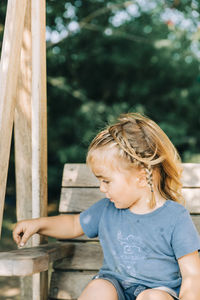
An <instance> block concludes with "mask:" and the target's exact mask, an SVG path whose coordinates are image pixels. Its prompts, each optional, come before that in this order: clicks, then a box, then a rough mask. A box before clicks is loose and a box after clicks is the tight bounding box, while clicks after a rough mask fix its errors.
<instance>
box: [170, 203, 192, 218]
mask: <svg viewBox="0 0 200 300" xmlns="http://www.w3.org/2000/svg"><path fill="white" fill-rule="evenodd" d="M166 208H167V209H168V211H169V213H170V214H171V215H172V216H173V215H176V216H180V215H183V214H186V215H189V211H188V210H187V208H186V207H185V206H184V205H183V204H181V203H178V202H175V201H173V200H167V201H166Z"/></svg>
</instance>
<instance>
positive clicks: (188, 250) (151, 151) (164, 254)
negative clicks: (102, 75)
mask: <svg viewBox="0 0 200 300" xmlns="http://www.w3.org/2000/svg"><path fill="white" fill-rule="evenodd" d="M87 163H88V165H89V166H90V168H91V169H92V171H93V173H94V174H95V176H96V177H97V178H98V179H99V180H100V190H101V191H102V192H103V193H105V196H106V198H104V199H102V200H100V201H98V202H97V203H95V204H94V205H93V206H91V207H90V208H89V209H87V210H86V211H84V212H82V213H81V214H80V215H67V216H66V215H62V216H56V217H47V218H39V219H33V220H25V221H21V222H19V223H17V225H16V227H15V229H14V231H13V237H14V240H15V241H16V243H17V244H19V245H21V246H23V245H24V243H25V242H26V241H27V240H28V238H29V237H30V236H32V235H33V234H34V233H40V234H42V235H48V236H53V237H56V238H60V239H62V238H73V237H77V236H80V235H82V234H83V233H85V234H86V235H87V236H88V237H91V238H92V237H96V236H98V237H99V240H100V243H101V246H102V248H103V253H104V262H103V266H102V268H101V269H100V271H99V273H98V274H97V275H96V276H95V277H94V278H93V280H92V281H91V282H90V283H89V284H88V285H87V287H86V288H85V290H84V291H83V292H82V294H81V296H80V298H79V299H80V300H94V299H96V300H102V299H103V300H117V299H118V300H135V299H137V300H173V299H181V300H199V299H200V260H199V256H198V250H199V249H200V239H199V235H198V233H197V231H196V229H195V227H194V225H193V223H192V220H191V218H190V215H189V213H188V212H187V210H186V209H185V208H184V206H183V205H182V204H180V203H179V202H181V201H182V200H183V199H182V196H181V183H180V176H181V164H180V159H179V156H178V153H177V151H176V149H175V148H174V146H173V145H172V143H171V142H170V140H169V139H168V137H167V136H166V135H165V133H164V132H163V131H162V130H161V128H160V127H159V126H158V125H157V124H155V123H154V122H153V121H152V120H150V119H149V118H147V117H145V116H142V115H140V114H137V113H132V114H125V115H122V116H121V117H120V118H119V120H118V122H117V123H116V124H114V125H112V126H108V127H107V128H106V129H105V130H103V131H102V132H100V133H99V134H98V135H97V136H96V137H95V139H94V140H93V141H92V143H91V145H90V148H89V151H88V155H87ZM77 284H78V283H77Z"/></svg>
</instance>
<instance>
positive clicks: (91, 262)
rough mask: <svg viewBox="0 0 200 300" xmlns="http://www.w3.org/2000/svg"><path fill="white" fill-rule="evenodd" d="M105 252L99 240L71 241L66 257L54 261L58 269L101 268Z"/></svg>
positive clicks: (55, 267)
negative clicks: (86, 241)
mask: <svg viewBox="0 0 200 300" xmlns="http://www.w3.org/2000/svg"><path fill="white" fill-rule="evenodd" d="M102 262H103V254H102V249H101V246H100V244H99V243H98V242H95V243H93V242H89V243H69V244H68V249H67V253H66V257H65V258H64V259H62V260H59V261H56V262H55V263H54V265H53V266H54V269H57V270H72V269H73V270H89V271H91V270H96V271H97V270H99V269H100V268H101V266H102Z"/></svg>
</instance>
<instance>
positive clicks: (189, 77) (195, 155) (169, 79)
mask: <svg viewBox="0 0 200 300" xmlns="http://www.w3.org/2000/svg"><path fill="white" fill-rule="evenodd" d="M6 5H7V1H4V0H1V5H0V46H1V44H2V39H3V31H4V22H5V14H6ZM46 12H47V28H46V29H47V31H46V40H47V95H48V186H49V191H48V194H49V203H50V204H51V203H54V202H55V203H56V202H57V201H58V199H59V194H60V184H61V176H62V170H63V164H64V163H66V162H84V161H85V156H86V152H87V147H88V145H89V143H90V141H91V139H92V138H93V137H94V135H95V134H96V133H97V132H98V131H99V130H100V129H102V128H103V127H104V126H105V124H106V123H109V122H112V121H114V120H115V118H116V117H117V116H118V115H119V114H120V113H124V112H136V111H137V112H141V113H144V114H146V115H147V116H149V117H150V118H152V119H153V120H154V121H156V122H157V123H158V124H159V125H160V126H161V128H162V129H163V130H164V131H165V132H166V133H167V135H168V136H169V138H170V139H171V140H172V142H173V143H174V144H175V146H176V147H177V149H178V151H179V153H180V155H181V158H182V160H183V161H184V162H200V134H199V128H200V64H199V62H200V15H199V14H200V2H199V1H198V0H135V1H125V0H123V1H122V0H113V1H112V0H109V1H104V0H87V1H86V0H85V1H82V0H75V1H65V0H59V1H56V0H47V9H46ZM10 204H11V205H13V212H14V207H15V172H14V153H13V145H12V150H11V160H10V169H9V175H8V187H7V196H6V205H10Z"/></svg>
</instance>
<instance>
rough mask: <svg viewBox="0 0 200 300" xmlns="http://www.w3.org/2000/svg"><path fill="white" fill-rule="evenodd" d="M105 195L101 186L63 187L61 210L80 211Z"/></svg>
mask: <svg viewBox="0 0 200 300" xmlns="http://www.w3.org/2000/svg"><path fill="white" fill-rule="evenodd" d="M104 197H105V194H104V193H101V192H100V190H99V188H98V187H96V188H88V187H87V188H62V190H61V199H60V205H59V212H61V213H62V212H80V211H83V210H85V209H86V208H88V207H90V206H91V205H92V204H94V203H95V202H97V201H98V200H100V199H102V198H104Z"/></svg>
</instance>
